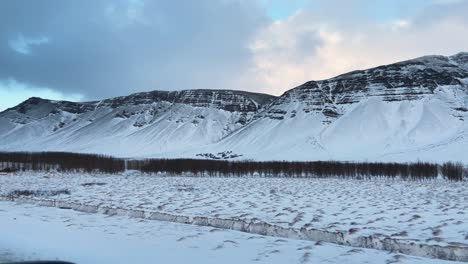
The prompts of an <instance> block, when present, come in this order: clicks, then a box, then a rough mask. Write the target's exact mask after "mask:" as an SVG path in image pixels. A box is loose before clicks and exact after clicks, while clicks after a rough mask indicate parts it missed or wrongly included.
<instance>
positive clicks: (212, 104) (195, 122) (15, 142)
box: [0, 90, 275, 156]
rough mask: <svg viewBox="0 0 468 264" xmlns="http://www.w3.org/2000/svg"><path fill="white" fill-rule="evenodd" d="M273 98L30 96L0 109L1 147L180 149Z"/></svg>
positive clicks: (123, 151)
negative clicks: (65, 98) (81, 99)
mask: <svg viewBox="0 0 468 264" xmlns="http://www.w3.org/2000/svg"><path fill="white" fill-rule="evenodd" d="M273 99H275V97H274V96H270V95H265V94H256V93H249V92H243V91H229V90H185V91H176V92H168V91H152V92H145V93H137V94H132V95H129V96H124V97H116V98H111V99H106V100H102V101H96V102H84V103H74V102H65V101H52V100H46V99H41V98H34V97H33V98H30V99H28V100H26V101H25V102H23V103H21V104H19V105H18V106H16V107H13V108H10V109H7V110H6V111H4V112H2V113H1V114H0V138H1V139H2V142H3V143H1V144H0V149H3V150H34V151H45V150H63V151H85V152H97V153H107V154H114V155H122V156H127V155H130V153H131V156H134V155H152V154H154V153H159V152H164V153H165V152H172V151H184V150H185V149H186V148H187V149H188V148H191V147H199V146H201V145H206V144H209V143H214V142H217V141H218V140H220V139H221V138H223V137H225V136H226V135H228V134H230V133H231V132H233V131H235V130H237V129H239V128H240V127H242V126H244V125H245V124H246V123H248V122H249V121H250V120H251V119H252V117H253V116H254V115H255V113H257V112H259V111H260V109H261V108H262V107H264V105H266V104H268V103H269V102H270V101H271V100H273ZM110 149H111V150H112V151H109V150H110Z"/></svg>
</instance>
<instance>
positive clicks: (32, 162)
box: [0, 152, 125, 173]
mask: <svg viewBox="0 0 468 264" xmlns="http://www.w3.org/2000/svg"><path fill="white" fill-rule="evenodd" d="M0 170H5V171H15V170H34V171H50V170H58V171H85V172H93V171H98V172H105V173H117V172H122V171H124V170H125V161H124V160H123V159H118V158H113V157H110V156H104V155H96V154H81V153H68V152H0Z"/></svg>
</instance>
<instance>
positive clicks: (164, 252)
mask: <svg viewBox="0 0 468 264" xmlns="http://www.w3.org/2000/svg"><path fill="white" fill-rule="evenodd" d="M1 256H3V259H9V260H33V259H35V260H37V259H61V260H68V261H74V262H76V263H129V261H131V262H132V263H148V262H151V263H184V264H186V263H429V264H431V263H456V262H446V261H441V260H433V259H424V258H417V257H411V256H405V255H400V254H392V253H388V252H384V251H377V250H369V249H357V248H351V247H345V246H337V245H332V244H327V243H315V242H309V241H300V240H291V239H279V238H275V237H267V236H260V235H251V234H245V233H241V232H236V231H230V230H222V229H216V228H208V227H198V226H191V225H183V224H176V223H169V222H159V221H148V220H142V219H135V218H127V217H119V216H112V217H109V216H104V215H99V214H86V213H80V212H76V211H72V210H62V209H57V208H47V207H39V206H34V205H24V204H17V203H12V202H0V260H2V257H1Z"/></svg>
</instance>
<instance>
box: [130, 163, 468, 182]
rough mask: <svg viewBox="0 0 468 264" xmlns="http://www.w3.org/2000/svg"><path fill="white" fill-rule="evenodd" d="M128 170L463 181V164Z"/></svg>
mask: <svg viewBox="0 0 468 264" xmlns="http://www.w3.org/2000/svg"><path fill="white" fill-rule="evenodd" d="M128 167H129V168H131V169H134V170H139V171H142V172H149V173H158V172H161V173H170V174H175V175H182V174H191V175H194V176H202V175H208V176H244V175H260V176H274V177H345V178H371V177H391V178H395V177H400V178H403V179H415V180H425V179H434V178H437V177H438V175H439V171H440V172H441V174H442V175H443V177H444V178H446V179H449V180H456V181H459V180H463V164H461V163H445V164H443V165H442V166H439V165H437V164H435V163H428V162H414V163H381V162H338V161H311V162H289V161H267V162H261V161H221V160H197V159H146V160H132V161H129V164H128Z"/></svg>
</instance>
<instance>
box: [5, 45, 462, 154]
mask: <svg viewBox="0 0 468 264" xmlns="http://www.w3.org/2000/svg"><path fill="white" fill-rule="evenodd" d="M467 115H468V53H459V54H456V55H453V56H449V57H445V56H425V57H421V58H416V59H413V60H408V61H403V62H398V63H394V64H390V65H384V66H379V67H375V68H372V69H367V70H360V71H353V72H349V73H345V74H342V75H339V76H336V77H334V78H331V79H328V80H320V81H310V82H307V83H305V84H303V85H301V86H298V87H296V88H293V89H291V90H289V91H287V92H285V93H284V94H283V95H282V96H280V97H274V96H270V95H265V94H255V93H249V92H243V91H229V90H184V91H172V92H169V91H152V92H144V93H137V94H132V95H129V96H124V97H116V98H111V99H106V100H102V101H99V102H85V103H73V102H63V101H50V100H45V99H40V98H30V99H29V100H27V101H25V102H23V103H21V104H20V105H18V106H16V107H13V108H11V109H8V110H6V111H4V112H2V113H0V150H11V151H19V150H32V151H38V150H39V151H44V150H60V151H74V152H95V153H105V154H111V155H117V156H124V157H164V158H175V157H190V158H196V157H199V156H197V154H200V153H205V154H207V155H205V156H206V157H209V156H210V155H209V154H210V153H211V154H213V155H214V154H215V153H224V152H230V153H234V154H235V156H236V157H239V158H240V159H257V160H328V159H334V160H369V161H372V160H384V161H416V160H428V161H436V162H441V161H445V160H461V161H465V162H468V155H467V154H466V152H464V151H463V149H464V148H468V127H467V125H466V121H465V120H467V118H468V116H467Z"/></svg>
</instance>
